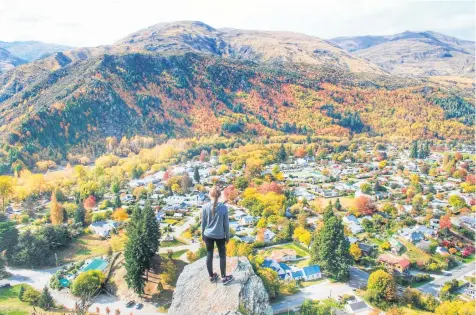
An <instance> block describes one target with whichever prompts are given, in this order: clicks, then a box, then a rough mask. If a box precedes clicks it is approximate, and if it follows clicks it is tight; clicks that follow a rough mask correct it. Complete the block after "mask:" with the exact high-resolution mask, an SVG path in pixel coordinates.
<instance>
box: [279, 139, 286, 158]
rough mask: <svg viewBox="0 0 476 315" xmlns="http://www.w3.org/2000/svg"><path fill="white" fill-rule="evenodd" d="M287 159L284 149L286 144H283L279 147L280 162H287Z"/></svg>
mask: <svg viewBox="0 0 476 315" xmlns="http://www.w3.org/2000/svg"><path fill="white" fill-rule="evenodd" d="M286 158H287V153H286V149H285V148H284V144H282V143H281V146H280V147H279V151H278V160H279V161H280V162H284V161H286Z"/></svg>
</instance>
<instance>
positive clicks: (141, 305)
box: [136, 303, 144, 310]
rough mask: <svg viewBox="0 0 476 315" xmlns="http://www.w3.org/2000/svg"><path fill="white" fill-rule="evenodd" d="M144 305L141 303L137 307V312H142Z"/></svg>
mask: <svg viewBox="0 0 476 315" xmlns="http://www.w3.org/2000/svg"><path fill="white" fill-rule="evenodd" d="M142 307H144V305H143V304H142V303H139V304H137V305H136V310H140V309H141V308H142Z"/></svg>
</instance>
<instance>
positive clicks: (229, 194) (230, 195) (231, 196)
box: [223, 185, 240, 202]
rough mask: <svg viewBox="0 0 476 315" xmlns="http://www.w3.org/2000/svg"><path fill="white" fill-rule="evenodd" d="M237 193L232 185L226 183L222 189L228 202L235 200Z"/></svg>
mask: <svg viewBox="0 0 476 315" xmlns="http://www.w3.org/2000/svg"><path fill="white" fill-rule="evenodd" d="M239 194H240V192H239V191H238V189H236V187H235V186H233V185H228V186H227V187H226V188H225V189H224V190H223V196H224V197H225V200H226V201H228V202H231V201H233V200H235V199H236V198H238V195H239Z"/></svg>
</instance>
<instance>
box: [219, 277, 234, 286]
mask: <svg viewBox="0 0 476 315" xmlns="http://www.w3.org/2000/svg"><path fill="white" fill-rule="evenodd" d="M231 281H233V276H225V277H223V278H221V283H223V284H224V285H227V284H228V283H230V282H231Z"/></svg>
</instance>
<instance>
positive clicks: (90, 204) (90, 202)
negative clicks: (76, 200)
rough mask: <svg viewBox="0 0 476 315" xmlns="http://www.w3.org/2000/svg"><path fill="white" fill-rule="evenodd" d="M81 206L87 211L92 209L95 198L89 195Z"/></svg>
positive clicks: (94, 204)
mask: <svg viewBox="0 0 476 315" xmlns="http://www.w3.org/2000/svg"><path fill="white" fill-rule="evenodd" d="M83 206H84V208H85V209H87V210H91V209H92V208H94V207H95V206H96V197H94V196H93V195H89V197H88V198H86V199H85V200H84V203H83Z"/></svg>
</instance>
